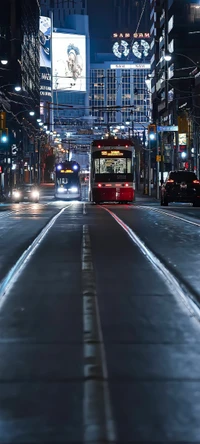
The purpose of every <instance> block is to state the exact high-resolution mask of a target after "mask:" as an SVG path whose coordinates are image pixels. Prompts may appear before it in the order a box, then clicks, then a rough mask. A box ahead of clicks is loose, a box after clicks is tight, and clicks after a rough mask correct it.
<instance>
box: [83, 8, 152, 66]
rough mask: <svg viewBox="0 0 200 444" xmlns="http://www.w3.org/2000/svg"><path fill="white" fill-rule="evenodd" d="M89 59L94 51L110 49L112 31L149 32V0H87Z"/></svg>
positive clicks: (93, 59) (107, 50)
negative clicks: (89, 41) (89, 39)
mask: <svg viewBox="0 0 200 444" xmlns="http://www.w3.org/2000/svg"><path fill="white" fill-rule="evenodd" d="M88 15H89V17H90V37H91V61H92V62H94V61H95V54H96V53H100V52H101V53H102V52H104V53H106V52H109V50H110V40H111V38H112V35H113V34H114V33H124V32H130V33H135V32H137V31H138V32H146V33H147V32H149V30H150V18H149V17H150V5H149V0H147V1H146V2H144V0H109V1H108V0H96V1H94V0H88Z"/></svg>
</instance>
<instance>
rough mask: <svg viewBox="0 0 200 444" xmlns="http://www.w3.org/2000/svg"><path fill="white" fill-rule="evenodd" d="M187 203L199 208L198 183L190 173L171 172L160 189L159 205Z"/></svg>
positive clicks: (199, 191)
mask: <svg viewBox="0 0 200 444" xmlns="http://www.w3.org/2000/svg"><path fill="white" fill-rule="evenodd" d="M170 202H188V203H192V204H193V206H194V207H199V206H200V181H199V180H198V178H197V176H196V174H195V173H193V172H192V171H184V170H183V171H182V170H179V171H171V172H170V173H169V175H168V177H167V179H166V181H165V183H164V184H163V185H162V187H161V202H160V203H161V205H164V206H167V205H168V204H169V203H170Z"/></svg>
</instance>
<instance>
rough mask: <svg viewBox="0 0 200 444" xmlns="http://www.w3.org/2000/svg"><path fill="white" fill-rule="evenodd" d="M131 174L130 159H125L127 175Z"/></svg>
mask: <svg viewBox="0 0 200 444" xmlns="http://www.w3.org/2000/svg"><path fill="white" fill-rule="evenodd" d="M130 173H131V159H127V174H130Z"/></svg>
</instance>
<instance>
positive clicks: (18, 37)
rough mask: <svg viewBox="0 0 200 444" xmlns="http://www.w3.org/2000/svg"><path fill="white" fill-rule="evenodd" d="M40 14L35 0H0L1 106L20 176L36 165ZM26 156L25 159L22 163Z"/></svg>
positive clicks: (4, 169) (9, 143)
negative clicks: (22, 171) (25, 168)
mask: <svg viewBox="0 0 200 444" xmlns="http://www.w3.org/2000/svg"><path fill="white" fill-rule="evenodd" d="M39 16H40V6H39V2H38V0H1V14H0V57H1V64H0V72H1V76H0V88H1V94H0V103H1V105H0V106H1V110H2V111H5V112H6V127H7V128H8V146H9V147H10V146H12V145H14V146H15V151H14V152H15V154H13V162H14V164H15V169H16V170H17V169H19V171H18V172H16V173H15V175H16V174H18V173H19V174H18V175H19V176H20V174H21V170H22V169H23V167H24V163H26V165H27V169H28V167H29V168H30V164H33V165H34V172H35V169H36V164H37V159H36V156H37V153H36V152H37V142H36V141H37V140H38V138H37V132H38V128H37V122H36V118H37V117H39V104H40V72H39V69H40V63H39V39H38V35H39ZM16 89H17V90H16ZM30 114H31V115H30ZM5 148H6V146H5ZM7 149H8V148H7ZM25 158H26V162H24V163H23V160H25ZM7 166H8V165H7ZM7 166H5V165H4V168H3V171H6V168H7ZM34 172H33V174H34ZM3 174H4V173H3ZM1 176H2V175H1ZM7 177H9V176H8V175H7ZM1 180H2V177H1Z"/></svg>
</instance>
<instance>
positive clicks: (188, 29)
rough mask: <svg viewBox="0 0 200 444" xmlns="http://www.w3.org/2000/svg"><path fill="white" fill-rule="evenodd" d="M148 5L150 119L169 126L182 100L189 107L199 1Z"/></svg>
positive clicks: (162, 0) (161, 1)
mask: <svg viewBox="0 0 200 444" xmlns="http://www.w3.org/2000/svg"><path fill="white" fill-rule="evenodd" d="M150 4H151V15H150V18H151V77H152V80H151V91H152V111H153V120H155V121H158V122H161V123H164V124H167V123H168V124H170V125H171V124H173V123H176V120H177V114H178V113H179V110H180V109H181V108H182V107H183V106H184V104H185V103H187V106H188V107H190V106H191V97H192V96H191V88H192V76H191V75H190V73H191V71H192V69H193V68H195V65H196V62H197V61H198V60H199V42H200V37H199V36H200V34H199V33H198V31H199V24H200V5H199V1H198V0H192V1H191V0H185V1H184V2H183V0H167V1H166V0H155V1H151V2H150ZM166 56H167V57H166ZM167 58H168V61H167V60H166V59H167Z"/></svg>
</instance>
